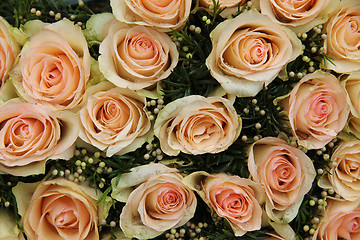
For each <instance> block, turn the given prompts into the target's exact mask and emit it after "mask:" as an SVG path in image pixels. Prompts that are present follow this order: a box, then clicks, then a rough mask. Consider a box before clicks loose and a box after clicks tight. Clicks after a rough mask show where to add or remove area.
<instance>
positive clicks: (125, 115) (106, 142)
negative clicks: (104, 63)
mask: <svg viewBox="0 0 360 240" xmlns="http://www.w3.org/2000/svg"><path fill="white" fill-rule="evenodd" d="M84 102H85V105H84V106H83V108H82V109H81V110H80V111H79V116H80V121H81V128H80V134H79V137H80V138H81V139H82V140H84V141H85V142H87V143H89V144H91V145H93V146H95V147H97V148H98V149H100V150H101V151H105V152H106V155H107V156H109V157H110V156H112V155H113V154H125V153H127V152H130V151H133V150H135V149H137V148H138V147H140V146H141V145H142V144H143V143H144V142H146V141H147V140H148V138H152V136H153V134H152V131H149V130H150V127H151V122H150V120H149V118H148V115H147V113H146V109H145V107H146V98H145V97H141V96H139V95H138V94H137V93H136V92H134V91H132V90H129V89H124V88H118V87H115V86H114V85H113V84H111V83H109V82H102V83H99V84H97V85H94V86H92V87H90V88H89V89H88V90H87V91H86V94H85V96H84Z"/></svg>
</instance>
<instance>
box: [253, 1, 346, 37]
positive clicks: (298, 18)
mask: <svg viewBox="0 0 360 240" xmlns="http://www.w3.org/2000/svg"><path fill="white" fill-rule="evenodd" d="M252 1H253V3H254V5H255V6H257V7H258V8H260V9H261V13H262V14H264V15H266V16H269V17H270V18H271V19H272V20H273V21H275V22H278V23H280V24H282V25H285V26H287V27H290V28H291V29H292V30H294V31H295V32H297V33H304V32H307V31H309V30H310V29H311V28H313V27H315V26H316V25H319V24H322V23H324V22H326V20H327V19H328V14H329V13H330V12H332V11H333V10H334V9H335V8H336V7H337V5H338V2H339V1H338V0H315V1H313V0H304V1H297V0H286V1H282V0H252Z"/></svg>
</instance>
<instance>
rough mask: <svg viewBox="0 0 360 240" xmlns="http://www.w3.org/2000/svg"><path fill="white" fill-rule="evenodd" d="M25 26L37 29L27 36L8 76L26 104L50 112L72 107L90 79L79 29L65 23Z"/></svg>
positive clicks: (85, 45) (66, 21)
mask: <svg viewBox="0 0 360 240" xmlns="http://www.w3.org/2000/svg"><path fill="white" fill-rule="evenodd" d="M28 24H29V25H36V24H39V25H40V28H41V29H40V30H39V31H37V32H36V33H35V34H34V35H33V36H31V38H30V40H29V42H27V44H26V45H25V47H24V48H23V50H22V52H21V57H20V63H19V64H18V65H17V66H16V67H15V69H14V71H13V72H12V80H13V83H14V85H15V87H16V88H17V91H18V92H19V94H20V95H21V97H23V98H24V99H25V100H26V101H28V102H35V103H41V104H44V105H47V106H50V107H51V108H52V109H54V110H64V109H72V108H74V107H76V106H77V105H78V104H79V103H80V101H81V99H82V96H83V94H84V93H85V87H86V84H87V82H88V80H89V76H90V54H89V50H88V45H87V41H86V39H85V37H84V35H83V33H82V32H81V28H80V27H79V26H75V25H74V23H73V22H71V21H70V20H67V19H64V20H61V21H59V22H56V23H53V24H45V23H41V22H38V21H35V22H32V21H30V22H28ZM34 28H35V26H34Z"/></svg>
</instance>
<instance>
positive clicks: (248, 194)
mask: <svg viewBox="0 0 360 240" xmlns="http://www.w3.org/2000/svg"><path fill="white" fill-rule="evenodd" d="M184 183H185V184H187V185H188V186H189V187H190V188H192V189H193V190H195V191H197V193H198V194H199V195H200V197H201V198H202V199H203V200H204V201H205V202H206V204H207V205H208V206H209V207H211V209H213V210H214V211H215V212H216V214H217V215H218V216H220V217H223V218H226V219H227V220H228V222H229V223H230V226H231V228H232V229H233V231H234V234H235V236H242V235H244V234H245V233H246V232H247V231H254V230H259V229H260V228H261V216H262V210H261V206H260V204H262V203H263V202H264V201H265V194H264V189H263V188H262V187H261V185H260V184H257V183H255V182H253V181H251V180H249V179H245V178H241V177H239V176H230V175H227V174H225V173H219V174H213V175H210V174H208V173H206V172H194V173H192V174H190V175H189V176H187V177H185V179H184Z"/></svg>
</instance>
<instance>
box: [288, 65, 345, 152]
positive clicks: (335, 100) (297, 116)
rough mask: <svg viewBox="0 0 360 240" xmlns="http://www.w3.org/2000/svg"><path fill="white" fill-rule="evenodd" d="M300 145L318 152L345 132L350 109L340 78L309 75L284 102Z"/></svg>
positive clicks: (315, 74)
mask: <svg viewBox="0 0 360 240" xmlns="http://www.w3.org/2000/svg"><path fill="white" fill-rule="evenodd" d="M282 104H283V105H284V107H285V110H286V111H288V113H289V122H290V126H291V128H292V131H293V134H294V136H295V137H296V138H297V139H298V144H299V145H301V146H304V147H305V148H307V149H319V148H322V147H324V146H325V145H326V144H327V143H328V142H330V141H331V140H332V139H333V138H335V137H336V136H337V134H338V133H339V132H340V131H341V130H342V129H343V128H344V126H345V124H346V121H347V118H348V115H349V106H348V105H347V103H346V93H345V91H344V89H342V88H341V86H340V83H339V81H338V80H337V78H336V77H335V76H334V75H332V74H330V73H325V72H321V71H317V72H314V73H311V74H308V75H306V76H305V77H304V78H302V79H301V80H300V82H299V83H297V84H296V85H295V87H294V88H293V89H292V91H291V92H290V95H289V97H287V98H285V99H284V100H283V101H282Z"/></svg>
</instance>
